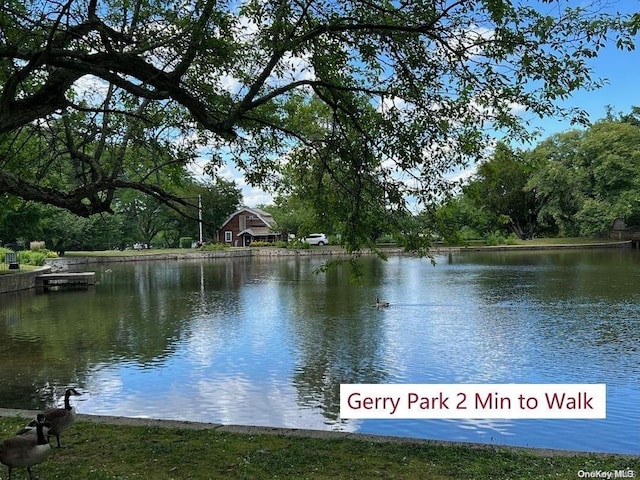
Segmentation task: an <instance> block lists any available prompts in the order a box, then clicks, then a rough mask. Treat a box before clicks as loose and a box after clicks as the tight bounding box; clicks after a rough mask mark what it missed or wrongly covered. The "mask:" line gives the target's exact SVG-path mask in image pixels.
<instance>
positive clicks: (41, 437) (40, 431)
mask: <svg viewBox="0 0 640 480" xmlns="http://www.w3.org/2000/svg"><path fill="white" fill-rule="evenodd" d="M43 428H44V424H42V423H41V422H38V423H36V436H37V437H38V445H45V444H46V443H47V440H46V439H45V438H44V431H43Z"/></svg>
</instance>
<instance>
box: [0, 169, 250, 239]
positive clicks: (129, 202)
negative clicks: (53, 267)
mask: <svg viewBox="0 0 640 480" xmlns="http://www.w3.org/2000/svg"><path fill="white" fill-rule="evenodd" d="M171 192H172V194H173V195H175V196H176V197H179V198H180V199H182V200H183V201H184V202H185V203H186V204H187V205H186V206H185V207H184V208H183V209H182V210H181V211H180V212H178V211H176V210H174V209H172V208H170V207H169V206H167V204H165V203H163V202H161V201H159V200H158V199H156V198H154V197H152V196H149V195H144V194H143V193H141V192H138V191H135V190H123V191H122V192H119V193H118V195H117V198H115V199H114V202H113V206H114V213H113V214H99V215H93V216H91V217H89V218H84V217H80V216H78V215H75V214H73V213H71V212H69V211H68V210H64V209H61V208H57V207H54V206H51V205H46V204H43V203H40V202H29V201H24V200H22V199H19V198H17V197H13V196H9V195H4V196H0V242H2V244H3V245H4V244H16V243H17V244H18V245H25V246H26V248H28V246H29V242H30V241H31V240H43V241H45V242H46V247H47V248H48V249H50V250H55V251H60V252H63V251H66V250H109V249H125V248H131V247H132V246H133V245H134V244H136V243H138V244H142V245H147V246H153V247H156V248H169V247H178V246H179V241H180V238H181V237H190V238H192V239H193V240H194V241H196V240H198V239H199V234H200V232H199V212H198V205H199V200H200V201H201V205H202V226H203V237H204V239H205V240H209V241H211V240H212V239H214V238H215V237H216V235H217V227H219V226H220V225H221V224H222V223H223V222H224V220H225V219H226V218H227V216H228V215H229V214H230V213H231V212H233V211H235V210H236V209H237V208H238V207H239V206H240V205H241V203H242V192H241V190H240V188H239V187H238V186H237V185H236V183H235V182H234V181H228V180H224V179H222V178H218V179H216V180H214V181H212V182H209V183H204V182H202V181H196V180H195V179H194V178H193V177H192V176H190V175H188V174H187V173H186V172H185V173H184V175H183V176H182V178H181V180H180V182H179V185H174V186H173V187H172V189H171ZM0 246H1V245H0Z"/></svg>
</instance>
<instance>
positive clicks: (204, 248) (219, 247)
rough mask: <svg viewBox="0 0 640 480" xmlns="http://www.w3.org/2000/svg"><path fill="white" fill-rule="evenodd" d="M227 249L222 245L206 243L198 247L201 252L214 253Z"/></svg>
mask: <svg viewBox="0 0 640 480" xmlns="http://www.w3.org/2000/svg"><path fill="white" fill-rule="evenodd" d="M228 248H229V247H228V246H227V245H225V244H224V243H207V244H206V245H203V246H202V247H200V250H202V251H203V252H215V251H218V250H227V249H228Z"/></svg>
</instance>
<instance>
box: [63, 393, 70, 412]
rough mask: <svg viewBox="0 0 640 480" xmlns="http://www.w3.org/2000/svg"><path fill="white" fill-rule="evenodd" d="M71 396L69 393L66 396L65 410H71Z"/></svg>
mask: <svg viewBox="0 0 640 480" xmlns="http://www.w3.org/2000/svg"><path fill="white" fill-rule="evenodd" d="M70 396H71V392H69V391H67V392H65V394H64V409H65V410H71V404H70V403H69V397H70Z"/></svg>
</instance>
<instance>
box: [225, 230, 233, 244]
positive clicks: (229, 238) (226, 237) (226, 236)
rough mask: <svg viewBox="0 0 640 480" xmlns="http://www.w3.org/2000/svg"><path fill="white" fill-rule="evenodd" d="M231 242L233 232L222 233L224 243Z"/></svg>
mask: <svg viewBox="0 0 640 480" xmlns="http://www.w3.org/2000/svg"><path fill="white" fill-rule="evenodd" d="M232 240H233V232H231V230H227V231H226V232H224V241H225V242H226V243H231V242H232Z"/></svg>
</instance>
